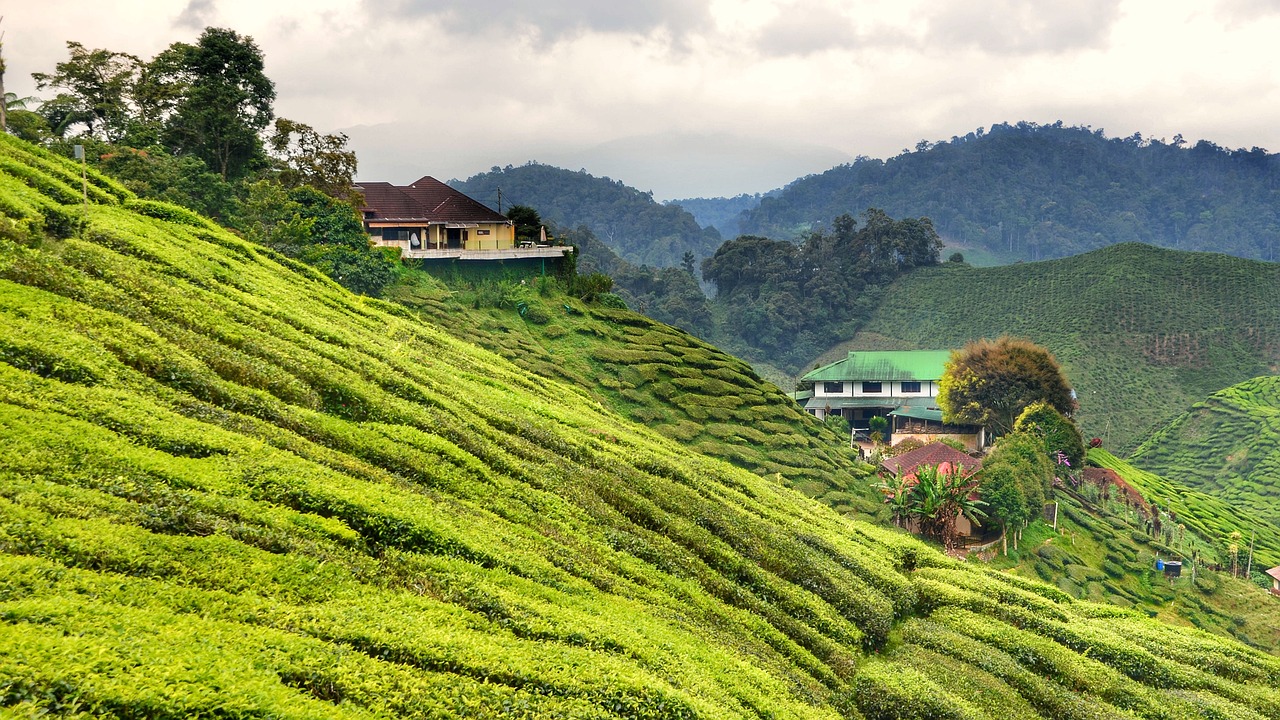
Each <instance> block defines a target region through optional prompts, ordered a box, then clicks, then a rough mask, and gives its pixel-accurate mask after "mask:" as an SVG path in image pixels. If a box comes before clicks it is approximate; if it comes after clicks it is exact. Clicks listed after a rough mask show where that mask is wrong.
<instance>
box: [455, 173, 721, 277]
mask: <svg viewBox="0 0 1280 720" xmlns="http://www.w3.org/2000/svg"><path fill="white" fill-rule="evenodd" d="M450 184H451V185H452V186H453V187H455V188H457V189H458V190H460V191H462V192H464V193H466V194H467V195H470V196H471V197H473V198H475V199H477V200H479V201H481V202H484V203H486V204H488V205H489V206H490V207H493V208H495V209H497V203H498V194H499V189H501V194H502V202H503V204H505V205H506V206H507V207H510V206H511V205H529V206H532V207H534V208H535V209H537V210H538V212H539V213H541V215H542V217H543V219H545V220H549V221H551V222H553V223H555V224H556V225H558V226H560V227H561V228H562V229H569V228H574V227H577V226H579V225H584V226H586V227H587V228H589V229H590V230H591V231H592V232H593V233H594V234H595V235H596V236H597V237H599V238H600V239H601V240H602V241H604V243H605V244H606V245H608V246H609V247H611V248H613V250H614V251H615V252H617V253H618V255H619V256H620V257H622V259H624V260H627V261H629V262H631V263H635V264H637V265H652V266H657V267H673V266H678V265H680V263H681V260H682V259H683V257H684V254H685V253H686V252H691V253H693V255H694V257H695V258H703V257H706V256H708V255H710V254H711V253H713V252H715V249H716V248H717V247H719V245H720V233H718V232H717V231H716V230H715V229H713V228H706V229H704V228H702V227H701V226H699V225H698V223H697V221H696V220H694V219H693V216H692V215H690V214H689V213H687V212H685V211H684V210H682V209H680V208H679V207H676V206H668V205H662V204H661V203H658V202H656V201H654V199H653V194H652V193H645V192H641V191H639V190H636V189H635V188H633V187H628V186H626V185H623V184H622V183H621V182H619V181H616V180H610V179H609V178H600V177H595V176H593V175H588V174H587V173H586V172H573V171H571V170H562V169H560V168H557V167H552V166H550V165H541V164H538V163H529V164H526V165H521V166H520V167H512V166H510V165H508V166H507V167H506V168H497V167H495V168H494V169H492V170H491V171H489V172H487V173H481V174H479V175H473V176H472V177H470V178H467V179H466V180H465V181H458V180H454V181H451V182H450Z"/></svg>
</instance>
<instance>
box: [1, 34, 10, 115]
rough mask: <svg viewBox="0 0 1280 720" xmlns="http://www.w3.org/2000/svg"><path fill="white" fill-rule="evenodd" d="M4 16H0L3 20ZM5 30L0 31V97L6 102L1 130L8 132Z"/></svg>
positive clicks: (3, 108)
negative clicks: (5, 86) (5, 84)
mask: <svg viewBox="0 0 1280 720" xmlns="http://www.w3.org/2000/svg"><path fill="white" fill-rule="evenodd" d="M3 19H4V18H0V20H3ZM4 70H5V65H4V32H3V31H0V98H4V99H5V102H3V103H0V132H8V130H9V115H8V110H9V108H8V107H7V106H8V100H9V93H7V92H5V91H4Z"/></svg>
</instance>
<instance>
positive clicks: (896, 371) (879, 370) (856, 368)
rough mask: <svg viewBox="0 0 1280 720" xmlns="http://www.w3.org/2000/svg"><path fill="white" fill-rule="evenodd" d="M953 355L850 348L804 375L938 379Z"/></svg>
mask: <svg viewBox="0 0 1280 720" xmlns="http://www.w3.org/2000/svg"><path fill="white" fill-rule="evenodd" d="M950 357H951V351H950V350H888V351H874V352H850V353H849V357H847V358H845V359H844V360H840V361H839V362H833V363H831V364H830V365H824V366H823V367H820V368H818V369H816V370H813V371H811V372H809V373H808V374H807V375H805V376H804V378H803V379H805V380H814V381H817V382H823V381H827V380H830V381H836V380H845V381H850V380H851V381H854V382H858V381H863V380H866V381H871V382H875V381H877V380H878V381H881V382H895V381H901V380H922V381H929V380H938V379H941V378H942V371H943V368H944V367H945V366H946V364H947V359H948V358H950Z"/></svg>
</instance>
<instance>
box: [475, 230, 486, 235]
mask: <svg viewBox="0 0 1280 720" xmlns="http://www.w3.org/2000/svg"><path fill="white" fill-rule="evenodd" d="M476 234H477V235H488V234H489V231H488V230H477V231H476Z"/></svg>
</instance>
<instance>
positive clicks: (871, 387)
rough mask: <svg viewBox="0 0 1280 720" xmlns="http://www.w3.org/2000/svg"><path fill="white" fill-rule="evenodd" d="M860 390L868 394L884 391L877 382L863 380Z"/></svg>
mask: <svg viewBox="0 0 1280 720" xmlns="http://www.w3.org/2000/svg"><path fill="white" fill-rule="evenodd" d="M862 392H864V393H866V394H868V395H874V394H876V393H881V392H884V390H883V389H882V387H881V384H880V383H878V382H864V383H862Z"/></svg>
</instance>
